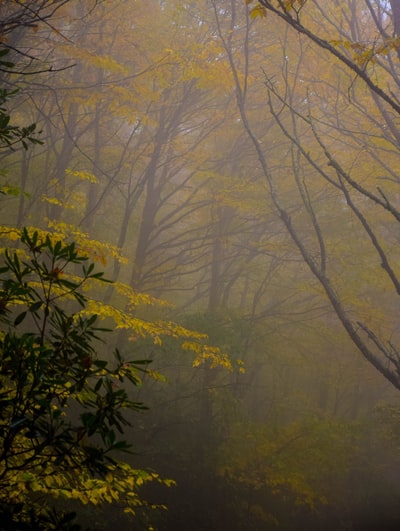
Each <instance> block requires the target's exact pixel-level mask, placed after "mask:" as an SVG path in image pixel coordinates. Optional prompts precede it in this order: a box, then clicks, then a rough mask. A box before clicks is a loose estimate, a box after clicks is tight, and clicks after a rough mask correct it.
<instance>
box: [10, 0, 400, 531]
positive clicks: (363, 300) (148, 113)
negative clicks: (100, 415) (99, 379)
mask: <svg viewBox="0 0 400 531" xmlns="http://www.w3.org/2000/svg"><path fill="white" fill-rule="evenodd" d="M16 4H18V5H19V3H13V2H4V3H3V2H0V17H1V18H3V19H4V20H5V21H7V24H8V26H6V23H4V27H3V26H2V25H0V30H1V33H2V35H7V38H6V40H4V43H5V46H6V47H8V48H10V54H11V55H10V56H9V58H10V59H12V61H13V62H15V65H16V67H15V71H13V72H11V73H10V72H7V71H6V70H7V69H5V71H4V72H2V76H1V82H2V87H5V88H7V89H8V90H14V89H15V88H17V89H18V93H16V94H15V96H14V97H13V98H12V99H10V102H9V103H8V104H7V105H8V107H7V108H8V109H9V112H10V115H11V117H12V121H13V123H16V124H17V125H18V126H21V127H22V126H26V125H28V124H31V123H35V124H36V131H40V134H39V136H38V138H40V140H41V141H42V142H43V143H41V144H33V145H29V147H28V149H24V148H23V147H21V146H19V147H17V148H15V149H10V148H9V146H6V148H4V149H3V148H2V149H1V151H0V161H1V170H2V173H1V183H2V187H3V188H2V190H3V192H2V193H3V194H4V197H3V196H2V198H1V202H2V207H1V210H0V223H1V230H2V235H3V236H4V238H3V240H2V248H5V247H7V246H9V245H10V243H9V240H10V236H9V233H10V230H11V228H13V227H16V228H22V227H25V226H29V227H34V228H37V229H39V230H40V231H50V232H51V233H53V234H56V235H60V238H66V239H67V240H68V241H75V242H77V245H78V247H79V248H81V249H83V250H84V251H85V252H86V253H88V254H89V256H90V257H91V259H93V260H94V261H95V264H96V270H102V271H104V272H105V275H106V277H107V278H108V279H110V280H112V281H113V282H114V283H113V284H107V285H106V286H105V288H104V289H102V290H99V291H97V288H94V289H93V288H92V291H90V292H89V293H90V294H89V298H90V299H91V300H92V301H93V304H92V306H91V307H90V309H91V310H93V311H95V312H96V313H99V315H100V316H101V317H104V323H105V326H107V327H111V328H112V329H113V333H112V334H109V336H107V338H106V343H105V344H103V345H100V346H99V347H98V349H99V350H98V355H99V357H103V358H108V357H110V356H111V351H112V350H113V348H114V347H116V346H117V347H118V348H119V350H120V351H121V352H123V353H124V355H126V356H127V358H129V359H131V360H151V364H150V365H149V370H148V371H147V372H144V373H143V374H141V375H140V377H141V384H140V385H139V386H137V387H135V388H134V389H130V390H129V393H130V398H131V400H133V401H136V402H140V403H143V404H145V406H146V407H147V408H148V409H146V410H143V411H141V412H137V411H135V412H134V413H132V415H131V416H130V420H131V423H132V426H130V427H127V428H126V429H125V432H124V438H125V439H126V440H128V442H129V443H130V444H132V450H133V452H132V453H131V454H127V455H124V454H122V452H121V453H120V454H118V455H117V457H118V458H119V459H123V460H125V461H127V462H129V463H130V464H131V465H133V466H134V467H137V468H138V469H146V470H151V471H155V473H157V474H159V477H160V478H165V479H171V480H173V481H172V482H171V484H170V483H168V482H167V484H165V483H163V482H158V481H157V480H154V481H152V482H150V483H148V484H145V485H144V486H140V485H138V487H137V490H138V492H139V496H140V497H141V499H142V500H146V504H147V505H146V504H145V505H144V506H143V507H141V508H138V509H137V512H136V514H135V515H128V514H125V513H124V506H123V503H121V502H120V501H119V502H112V503H110V504H107V503H106V504H104V506H95V507H92V506H90V504H89V505H80V504H79V503H75V502H66V507H68V508H69V509H72V510H74V511H75V512H76V513H77V522H78V523H80V524H81V525H82V528H83V529H85V528H90V529H99V530H102V529H104V530H108V529H112V528H113V527H114V526H119V528H120V529H121V531H122V530H125V529H126V530H128V529H129V530H131V529H137V530H144V529H147V530H154V531H155V530H157V531H181V530H182V531H184V530H188V529H190V530H191V531H265V530H275V529H279V530H283V531H298V530H300V531H302V530H305V531H308V530H310V531H321V530H324V531H367V530H368V531H373V530H375V531H380V530H385V529H393V530H394V529H399V528H400V509H399V507H400V503H399V502H400V487H399V481H398V477H399V473H400V454H399V448H400V403H399V398H400V396H399V390H400V350H399V348H400V347H399V339H400V329H399V326H398V310H399V300H398V297H399V294H400V269H399V263H400V260H399V258H400V256H399V255H400V253H399V232H398V223H399V220H400V194H399V175H398V168H399V139H400V129H399V115H400V104H399V99H398V90H399V85H400V81H399V79H400V78H399V75H400V65H399V47H398V40H399V38H400V37H399V27H400V22H399V21H400V18H399V13H398V8H397V6H396V4H395V2H383V1H376V2H369V1H368V2H367V1H366V2H356V1H355V0H345V1H344V2H329V1H327V0H317V1H315V2H300V1H297V2H296V1H295V2H269V1H264V0H261V1H260V3H259V4H258V3H256V2H253V3H252V2H237V1H236V0H222V1H216V0H199V1H198V2H185V1H181V0H166V1H165V0H164V1H158V0H151V1H150V0H147V1H146V2H141V1H139V0H113V1H112V2H111V1H107V0H103V1H94V0H93V1H89V0H88V1H87V2H79V1H75V0H69V1H67V2H59V3H58V4H60V5H57V9H55V6H56V4H57V2H43V3H41V4H43V6H42V7H41V9H42V12H41V16H42V19H38V20H35V23H34V24H33V23H32V24H30V23H29V24H26V25H25V26H23V27H20V26H18V25H17V26H16V27H15V28H14V27H13V26H12V24H13V22H12V20H13V18H12V17H13V16H15V15H16V13H18V11H17V10H18V9H19V7H17V5H16ZM27 4H32V3H30V2H27ZM46 4H47V5H46ZM279 4H280V7H279ZM284 6H286V7H284ZM53 10H54V11H53ZM274 11H277V12H278V14H277V13H274ZM38 12H39V13H40V10H39V11H38ZM43 15H46V16H47V15H48V16H49V18H44V17H43ZM50 15H51V16H50ZM1 28H2V29H1ZM304 28H306V31H303V29H304ZM321 43H322V44H321ZM3 70H4V69H3ZM7 235H8V236H7ZM15 245H16V244H15V243H11V246H15ZM118 312H121V313H118ZM124 312H125V313H124ZM125 314H126V315H128V316H129V318H128V317H125ZM189 331H192V332H189ZM197 333H198V334H197ZM191 334H193V335H192V336H191ZM196 334H197V335H196ZM191 341H192V343H190V342H191ZM189 343H190V344H189ZM135 489H136V487H135ZM54 503H55V504H61V506H63V503H64V502H60V501H59V500H58V501H57V502H54ZM0 528H1V523H0Z"/></svg>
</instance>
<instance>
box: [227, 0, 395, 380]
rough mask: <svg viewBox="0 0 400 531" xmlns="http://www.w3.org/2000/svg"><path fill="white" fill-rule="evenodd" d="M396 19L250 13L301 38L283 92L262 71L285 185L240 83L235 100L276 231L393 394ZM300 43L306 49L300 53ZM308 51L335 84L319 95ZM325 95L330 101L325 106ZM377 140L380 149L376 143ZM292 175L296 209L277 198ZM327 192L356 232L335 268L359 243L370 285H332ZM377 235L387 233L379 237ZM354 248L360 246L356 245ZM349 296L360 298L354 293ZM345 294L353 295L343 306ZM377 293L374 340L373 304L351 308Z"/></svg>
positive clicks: (268, 7) (294, 7) (350, 11)
mask: <svg viewBox="0 0 400 531" xmlns="http://www.w3.org/2000/svg"><path fill="white" fill-rule="evenodd" d="M396 13H397V11H396V10H392V9H391V8H390V6H389V5H388V4H387V3H385V2H375V3H371V2H369V1H367V2H365V4H364V5H361V3H359V2H352V1H350V0H349V1H348V2H346V3H345V4H343V6H332V5H328V4H327V3H326V2H323V1H321V2H315V3H314V4H313V6H309V5H308V4H307V3H306V2H297V1H295V2H277V3H276V2H269V1H267V0H261V1H260V2H259V3H258V4H257V5H256V6H255V7H252V10H251V15H252V17H253V18H257V17H261V19H262V20H264V18H265V20H266V22H268V21H269V20H270V19H269V17H270V16H275V17H276V19H277V20H278V21H283V24H282V26H280V28H281V31H284V30H285V27H286V28H289V30H291V31H290V32H289V33H288V34H290V35H293V34H294V35H296V34H297V36H298V44H297V46H298V52H297V53H296V52H294V51H293V49H290V52H289V51H287V50H286V52H285V53H286V54H290V56H291V57H292V58H294V57H295V58H296V61H297V66H296V68H294V69H293V70H292V69H290V68H286V69H285V70H283V71H282V74H278V75H279V76H280V80H282V82H283V86H284V90H283V91H282V90H280V89H278V85H277V81H276V79H273V76H274V72H273V71H272V69H270V70H271V71H268V69H267V70H266V71H265V73H266V85H267V89H268V94H269V99H268V108H269V112H270V115H271V116H272V117H273V118H274V120H275V123H276V124H277V126H278V129H279V130H280V132H281V135H282V136H281V138H282V140H283V141H284V142H285V143H286V144H285V145H287V146H288V150H289V153H291V161H292V163H291V166H290V173H289V174H288V173H286V175H285V177H284V178H279V177H278V173H279V172H277V171H276V170H272V169H271V167H270V165H269V163H268V160H267V157H266V154H265V151H264V149H263V146H262V145H261V143H260V142H259V140H258V138H257V135H256V134H255V132H254V125H253V124H252V123H251V121H250V120H249V117H248V114H247V110H246V106H245V94H244V92H243V88H242V87H241V86H240V85H239V84H238V83H237V93H238V105H239V110H240V112H241V116H242V121H243V124H244V127H245V129H246V131H247V133H248V135H249V138H250V139H251V141H252V143H253V146H254V149H255V152H256V154H257V157H258V160H259V162H260V165H261V167H262V170H263V174H264V177H265V179H266V182H267V184H268V186H269V198H270V199H271V200H272V202H273V206H274V209H275V211H276V212H277V213H278V215H279V217H280V219H281V222H282V223H283V225H284V226H285V228H286V230H287V232H288V234H289V235H290V237H291V238H292V241H293V242H294V244H295V246H296V248H297V250H298V252H299V253H300V255H301V257H302V259H303V260H304V262H305V264H307V266H308V268H309V269H310V271H311V272H312V274H313V276H314V277H315V278H316V279H317V280H318V282H319V284H320V286H321V287H322V289H323V291H324V292H325V295H326V297H327V298H328V300H329V302H330V304H331V306H332V308H333V310H334V312H335V314H336V315H337V317H338V319H339V320H340V322H341V324H342V326H343V327H344V329H345V330H346V332H347V334H348V335H349V337H350V338H351V340H352V341H353V343H354V344H355V345H356V346H357V348H358V349H359V351H360V352H361V353H362V355H363V356H364V357H365V358H366V359H367V360H368V361H369V362H370V363H372V365H373V366H374V367H375V368H376V369H377V370H378V371H379V372H380V373H381V374H382V375H383V376H384V377H385V378H387V379H388V380H389V381H390V382H391V383H392V384H393V385H394V386H395V387H396V388H398V389H400V378H399V359H400V358H399V349H398V347H397V346H396V341H395V339H394V337H393V333H394V328H395V325H394V323H393V322H392V319H391V317H390V312H388V311H387V310H386V307H387V305H388V300H390V303H389V304H394V305H395V304H396V302H395V299H396V296H398V294H399V293H400V290H399V272H398V270H397V267H396V260H397V259H396V252H395V249H394V248H393V247H392V246H391V238H390V236H389V235H388V232H387V231H391V230H393V227H394V226H395V224H397V223H398V221H399V220H400V216H399V211H398V206H397V204H396V200H395V197H396V195H395V194H396V193H397V192H396V185H397V183H398V181H397V178H396V177H395V173H396V172H395V169H394V167H393V165H392V163H394V159H392V154H393V156H395V153H396V150H397V147H396V146H397V135H398V131H397V127H396V126H395V121H396V116H398V114H399V112H400V106H399V104H398V101H397V99H396V98H395V97H394V91H395V90H396V87H398V54H397V51H398V43H397V40H396V39H397V33H396V32H397V29H396V28H397V27H398V25H397V22H396V20H397V19H396ZM321 16H322V23H321ZM318 17H319V18H318ZM317 20H318V23H317ZM371 28H373V29H371ZM293 31H294V33H293ZM358 39H360V40H358ZM307 41H309V42H311V46H309V47H306V42H307ZM315 47H317V48H318V49H320V50H321V57H323V58H324V60H325V61H326V60H328V61H329V62H330V64H331V65H332V70H331V77H332V74H334V75H335V76H336V81H333V82H331V84H330V85H329V84H328V83H329V82H330V80H329V81H328V80H327V82H326V83H324V81H323V80H322V83H321V85H320V86H321V87H323V88H320V86H318V85H317V84H316V83H315V82H312V81H311V79H309V78H307V74H309V71H307V66H306V65H307V56H309V61H310V57H311V55H312V57H313V59H312V60H313V61H314V63H312V64H313V67H314V68H319V66H318V65H319V64H320V63H319V58H318V59H317V58H316V55H315ZM308 64H310V63H308ZM354 76H355V77H354ZM300 80H301V81H300ZM335 84H336V87H338V89H337V90H336V94H335V88H332V87H335ZM301 85H303V86H301ZM364 87H366V89H367V92H365V89H364ZM386 87H388V88H386ZM323 90H325V94H324V95H323ZM330 94H331V97H332V99H329V95H330ZM323 96H325V98H324V100H323V105H322V104H321V105H320V106H319V105H318V101H321V100H322V98H323ZM334 98H336V99H334ZM371 109H372V112H371ZM355 117H357V120H358V121H356V120H355ZM363 127H365V129H363ZM386 131H387V132H386ZM375 138H376V139H377V138H381V139H382V140H381V142H380V143H378V141H375ZM344 139H346V147H345V148H344V149H343V150H342V151H341V153H338V151H337V150H338V146H339V145H342V146H343V145H344V143H345V142H344ZM361 152H362V153H366V156H367V157H368V158H370V159H371V161H372V160H373V161H374V162H373V163H372V164H371V165H370V166H369V167H368V168H367V169H366V167H365V166H364V168H362V167H361V164H356V163H355V161H356V160H360V162H361V158H360V154H361ZM385 152H386V155H385ZM388 153H390V155H389V156H388V155H387V154H388ZM363 171H364V174H363ZM359 172H361V173H359ZM381 172H382V173H381ZM386 173H387V174H388V175H389V177H388V178H387V179H386V178H381V177H380V175H385V174H386ZM290 175H292V179H291V182H292V186H293V188H292V189H293V190H295V191H296V193H297V194H298V201H299V203H298V204H299V205H302V206H301V210H297V211H296V209H294V208H293V206H292V205H293V203H292V205H291V204H290V201H289V195H288V193H287V189H286V190H285V189H284V187H285V186H289V184H288V182H289V180H290V179H288V177H289V176H290ZM363 175H364V177H363ZM392 175H393V179H392ZM312 179H313V180H312ZM328 193H329V194H333V195H331V197H332V199H334V198H336V199H334V201H340V202H341V206H340V208H341V209H342V210H343V216H347V217H346V219H347V223H352V225H351V226H352V231H353V232H352V233H348V234H347V235H346V238H347V240H348V241H349V248H348V249H347V250H346V251H344V250H343V251H344V252H343V253H342V260H345V259H348V260H351V256H352V254H353V253H352V249H351V245H352V244H353V238H352V236H353V234H357V238H358V244H361V241H362V245H363V246H364V247H362V248H363V249H364V250H363V252H364V253H368V262H364V263H363V269H362V270H361V271H360V274H361V278H364V276H365V277H368V278H369V279H371V278H374V280H373V281H372V282H368V284H366V283H364V284H362V285H359V283H353V284H352V285H350V284H347V285H346V287H344V286H343V279H344V277H343V274H341V276H340V278H339V274H338V268H337V260H338V259H339V256H338V254H337V253H336V252H335V251H337V250H338V249H337V248H336V249H335V248H334V246H333V245H332V239H331V234H329V224H328V223H327V219H326V216H325V213H324V210H323V209H321V208H320V207H319V204H318V199H317V196H318V194H328ZM291 201H292V200H291ZM306 218H308V221H306ZM305 223H306V224H305ZM382 226H385V228H386V232H385V231H382V230H381V227H382ZM310 231H311V232H310ZM311 233H312V234H313V237H311V236H310V234H311ZM345 241H346V240H345ZM350 242H351V243H350ZM353 245H357V244H356V243H355V242H354V244H353ZM353 250H354V249H353ZM345 253H346V254H345ZM345 256H346V258H344V257H345ZM353 256H354V255H353ZM349 263H351V262H349ZM349 271H350V270H349ZM367 271H369V273H367ZM378 271H380V272H379V273H378ZM356 287H357V288H358V290H354V288H356ZM346 289H348V290H349V291H348V292H347V293H348V295H350V296H347V297H346V291H345V290H346ZM382 289H384V290H391V291H392V293H393V296H391V297H390V299H387V298H386V299H385V300H384V301H383V300H382V305H383V307H381V313H382V314H383V315H385V327H387V328H388V330H389V331H388V333H387V334H385V333H382V331H381V330H382V325H381V323H382V322H378V321H379V318H378V319H377V317H376V316H377V310H376V308H374V307H373V306H374V305H370V310H369V311H367V310H366V309H365V308H364V309H363V310H362V311H361V312H360V311H357V309H356V308H355V301H356V298H360V297H362V298H363V299H364V300H366V299H367V297H368V294H371V293H372V292H373V293H374V296H373V297H374V302H375V304H376V302H377V300H380V299H379V293H381V292H382ZM352 290H353V292H352ZM356 291H358V292H357V293H356Z"/></svg>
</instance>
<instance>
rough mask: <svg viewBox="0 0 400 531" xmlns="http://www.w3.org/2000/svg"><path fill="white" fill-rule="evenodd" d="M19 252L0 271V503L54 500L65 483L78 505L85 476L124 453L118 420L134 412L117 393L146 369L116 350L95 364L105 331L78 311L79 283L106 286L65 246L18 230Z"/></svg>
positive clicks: (136, 406) (124, 394)
mask: <svg viewBox="0 0 400 531" xmlns="http://www.w3.org/2000/svg"><path fill="white" fill-rule="evenodd" d="M21 243H22V245H23V250H22V251H13V252H10V251H9V250H6V251H5V253H4V256H3V258H2V262H3V263H2V265H1V267H0V280H1V282H2V289H1V291H0V442H1V447H0V492H1V494H0V503H6V504H7V503H10V502H12V501H15V500H14V498H13V497H14V496H15V493H16V492H23V491H25V490H28V491H30V490H35V491H36V490H38V491H42V492H43V490H44V491H45V492H49V491H50V492H51V493H52V494H53V495H60V492H58V493H56V491H57V490H58V491H61V490H63V489H64V490H65V485H64V483H65V478H66V477H67V476H68V485H70V486H73V490H74V492H76V496H75V497H78V498H82V494H81V490H82V489H83V490H84V491H87V490H88V489H89V490H90V488H89V487H88V486H87V485H91V483H88V481H89V479H90V477H95V476H96V477H100V478H104V477H105V476H106V475H107V474H108V473H109V472H110V469H115V467H116V466H117V462H116V461H115V459H114V457H113V456H112V455H110V453H111V452H112V451H115V450H118V451H129V448H130V445H129V444H128V443H127V442H126V441H125V440H121V439H120V435H121V434H123V431H124V428H125V427H126V426H127V425H129V424H130V422H129V420H128V418H127V416H126V412H127V411H132V410H141V409H143V408H144V406H143V404H141V403H137V402H133V401H131V400H130V399H129V396H128V391H127V387H126V384H127V383H129V384H131V385H134V386H137V385H140V383H141V379H140V377H139V374H140V371H142V372H146V365H147V364H148V363H149V362H148V360H146V361H141V360H125V359H124V358H123V357H122V355H121V353H120V352H119V351H118V350H116V351H115V352H114V353H113V362H112V363H111V362H109V361H107V360H105V359H100V357H99V356H98V346H99V343H101V341H102V340H101V334H103V333H105V332H107V329H104V328H101V327H99V326H97V316H96V315H90V316H83V315H81V314H79V310H80V309H81V308H82V307H85V303H86V297H85V295H84V294H83V293H82V286H83V285H84V284H85V282H87V281H89V280H91V281H93V280H97V281H103V282H107V280H106V279H104V278H103V273H102V272H97V271H95V269H94V267H95V266H94V264H92V263H88V258H86V257H83V256H81V255H80V254H79V253H78V251H77V249H76V247H75V245H74V244H73V243H72V244H64V243H61V242H59V241H58V242H52V240H51V239H50V238H49V237H48V236H47V237H45V238H44V239H40V238H39V235H38V233H37V232H34V233H33V234H32V235H30V234H29V233H28V231H27V230H26V229H24V230H23V233H22V237H21ZM77 268H78V269H80V274H79V275H76V269H77ZM71 269H74V270H75V271H74V273H75V274H74V275H72V274H71ZM74 309H76V310H78V311H74ZM110 467H111V468H110ZM60 477H61V478H63V479H62V480H59V481H58V480H57V478H60ZM29 485H30V486H29ZM83 485H85V487H84V488H83ZM94 485H95V486H94V487H93V489H94V490H96V489H97V486H96V485H97V483H95V484H94ZM131 488H133V485H131ZM122 490H123V489H122ZM105 492H106V491H105ZM107 496H108V495H107ZM113 496H114V497H115V495H111V496H110V500H112V497H113ZM100 498H101V496H100ZM86 499H87V500H88V501H89V502H90V501H91V500H94V499H96V500H97V499H98V496H97V497H96V496H95V495H91V496H87V495H86V498H85V500H86ZM18 501H23V502H25V501H26V500H24V499H23V497H22V500H18Z"/></svg>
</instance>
